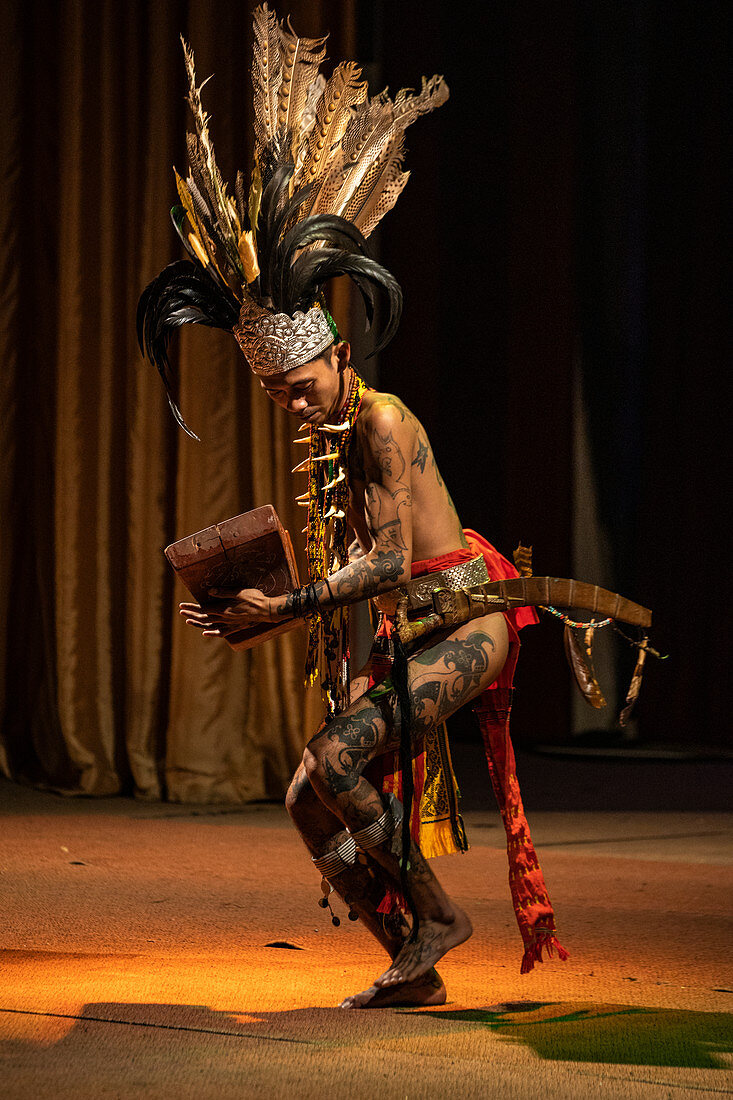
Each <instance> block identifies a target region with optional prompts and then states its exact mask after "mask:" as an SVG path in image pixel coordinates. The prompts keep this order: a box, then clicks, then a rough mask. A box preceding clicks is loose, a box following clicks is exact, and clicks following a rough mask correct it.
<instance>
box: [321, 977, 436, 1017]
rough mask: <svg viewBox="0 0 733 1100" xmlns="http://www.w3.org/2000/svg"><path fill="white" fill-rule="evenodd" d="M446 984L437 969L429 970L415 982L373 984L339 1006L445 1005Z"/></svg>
mask: <svg viewBox="0 0 733 1100" xmlns="http://www.w3.org/2000/svg"><path fill="white" fill-rule="evenodd" d="M444 1004H445V986H444V985H443V981H442V979H441V977H440V975H439V974H438V972H437V970H432V969H431V970H429V971H428V972H427V974H423V976H422V978H418V979H417V981H415V982H402V983H401V984H400V985H393V986H389V987H387V988H385V989H380V988H379V986H377V985H373V986H371V987H370V988H369V989H365V990H364V991H363V993H355V994H354V995H353V997H347V998H346V1000H345V1001H342V1002H341V1004H340V1005H339V1008H388V1007H394V1006H397V1005H444Z"/></svg>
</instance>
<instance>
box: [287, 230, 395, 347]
mask: <svg viewBox="0 0 733 1100" xmlns="http://www.w3.org/2000/svg"><path fill="white" fill-rule="evenodd" d="M337 275H348V276H349V277H350V278H351V279H352V281H353V282H354V284H355V285H356V287H357V289H358V291H359V293H360V294H361V296H362V299H363V301H364V308H365V309H366V311H367V321H368V326H369V325H370V324H371V320H372V317H373V310H374V297H373V292H372V287H373V288H375V289H377V290H379V291H381V292H382V293H383V294H384V296H385V299H386V305H387V319H386V322H385V324H384V325H383V326H382V331H381V333H380V336H379V340H378V342H377V344H376V346H375V348H374V350H373V351H372V352H371V353H370V355H376V354H377V352H379V351H381V350H382V349H383V348H384V347H386V346H387V344H388V343H389V341H390V340H391V339H392V337H393V336H394V334H395V332H396V331H397V328H398V326H399V323H400V317H401V316H402V290H401V289H400V285H399V283H398V282H397V280H396V279H395V278H394V276H393V275H391V274H390V273H389V271H387V269H386V267H382V265H381V264H378V263H377V262H376V260H373V259H372V258H371V257H370V256H359V255H354V254H353V253H350V252H346V251H344V250H343V249H340V248H320V249H317V250H316V251H313V252H303V253H301V255H300V256H298V258H297V260H295V262H294V263H293V265H292V267H291V268H290V270H289V275H288V280H287V292H286V294H285V296H284V297H285V300H284V302H283V303H282V306H283V308H284V311H285V312H286V313H291V314H292V313H293V312H294V311H295V310H296V309H308V308H309V306H310V305H311V304H312V303H313V302H314V301H315V300H316V299H317V298H318V297H319V294H320V291H321V287H322V286H323V284H324V283H326V282H327V281H328V280H329V279H333V278H335V277H336V276H337ZM368 326H367V327H368Z"/></svg>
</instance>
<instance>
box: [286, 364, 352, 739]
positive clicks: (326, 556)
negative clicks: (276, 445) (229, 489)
mask: <svg viewBox="0 0 733 1100" xmlns="http://www.w3.org/2000/svg"><path fill="white" fill-rule="evenodd" d="M352 371H353V373H352V379H351V385H350V387H349V394H348V397H347V399H346V402H345V404H344V407H343V409H342V411H341V414H340V415H339V417H338V419H337V421H336V423H335V424H323V425H321V426H320V427H317V426H315V425H313V426H312V427H311V430H310V440H309V443H310V447H309V455H308V458H307V459H306V460H305V462H301V463H300V464H299V465H298V466H296V467H295V470H294V471H293V472H294V473H295V472H298V471H302V472H303V473H305V472H306V470H307V472H308V491H307V492H306V493H303V494H302V496H300V497H298V498H297V501H298V504H300V505H302V506H304V507H307V508H308V523H307V525H306V527H305V528H304V532H305V533H306V534H307V543H306V556H307V559H308V568H309V572H310V579H311V582H312V583H314V582H317V581H322V580H326V579H327V578H328V577H330V576H332V574H334V573H336V572H338V570H339V569H343V567H344V566H345V565H346V564H347V563H348V510H349V447H350V444H351V440H352V438H353V431H354V425H355V423H356V418H357V417H358V415H359V412H360V410H361V403H362V398H363V397H364V394H365V393H366V391H367V390H368V389H369V387H368V386H367V384H366V382H364V380H363V379H362V378H360V377H359V375H358V374H357V373H356V371H354V370H353V368H352ZM305 676H306V683H308V684H313V683H315V681H316V679H317V678H318V677H319V676H320V680H321V691H322V693H323V698H324V702H325V703H326V708H327V716H328V717H329V718H332V717H333V716H334V715H335V714H338V713H340V711H342V710H343V709H344V708H345V707H346V706H348V702H349V608H348V607H335V608H331V609H328V610H325V611H319V612H315V613H313V614H311V615H309V616H308V654H307V657H306V663H305Z"/></svg>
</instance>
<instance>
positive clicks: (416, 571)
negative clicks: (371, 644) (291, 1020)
mask: <svg viewBox="0 0 733 1100" xmlns="http://www.w3.org/2000/svg"><path fill="white" fill-rule="evenodd" d="M464 533H465V535H466V538H467V539H468V543H469V546H468V548H465V549H460V550H455V551H453V552H452V553H450V554H444V555H443V556H442V557H439V558H431V559H428V560H425V561H416V562H413V563H412V577H413V578H414V577H422V576H425V575H426V574H428V573H436V572H439V571H440V570H441V569H447V568H448V567H449V566H452V565H460V564H461V563H463V562H466V561H470V560H471V559H472V558H475V557H476V556H477V554H482V555H483V557H484V560H485V562H486V568H487V569H488V572H489V578H490V580H492V581H497V580H505V579H507V578H509V577H517V576H518V575H519V574H518V573H517V570H516V569H515V568H514V566H513V565H512V564H511V563H510V562H509V561H507V559H506V558H505V557H503V555H502V554H500V553H499V551H498V550H497V549H496V548H495V547H494V546H492V545H491V543H490V542H487V541H486V539H484V538H482V536H481V535H479V534H477V533H476V532H475V531H471V530H466V531H465V532H464ZM505 618H506V620H507V627H508V629H509V654H508V656H507V660H506V663H505V665H504V668H503V669H502V672H501V675H500V676H499V677H498V679H497V680H496V681H495V682H494V683H493V684H492V685H491V686H490V687H489V688H488V689H487V690H486V691H484V692H483V694H482V695H480V696H479V698H478V699H477V700H476V701H475V703H474V711H475V713H476V716H477V718H478V723H479V727H480V729H481V735H482V737H483V742H484V749H485V751H486V761H487V763H488V767H489V775H490V776H491V783H492V786H493V788H494V794H495V796H496V800H497V802H498V804H499V812H500V813H501V817H502V821H503V822H504V828H505V830H506V836H507V857H508V860H509V887H510V890H511V895H512V902H513V905H514V912H515V915H516V918H517V924H518V925H519V931H520V932H521V935H522V940H523V941H524V956H523V958H522V965H521V973H522V974H527V973H528V972H529V971H530V970H532V968H533V967H534V964H535V963H536V962H542V953H543V951H544V952H545V953H546V955H547V957H548V958H552V956H553V955H554V953H555V952H557V954H558V957H559V958H560V959H563V960H564V959H566V958H567V957H568V953H567V951H566V950H565V949H564V948H563V947H561V946H560V944H559V943H558V941H557V938H556V935H555V931H556V930H555V916H554V913H553V910H552V906H551V904H550V899H549V897H548V896H547V890H546V888H545V880H544V878H543V875H542V871H541V870H540V865H539V861H538V859H537V854H536V852H535V850H534V846H533V844H532V838H531V836H530V833H529V826H528V824H527V819H526V817H525V815H524V807H523V806H522V796H521V794H520V791H519V783H518V782H517V775H516V763H515V759H514V749H513V747H512V742H511V737H510V736H509V716H510V712H511V705H512V693H513V690H514V689H513V682H514V670H515V668H516V665H517V657H518V656H519V646H520V642H519V633H518V632H519V631H520V630H521V629H522V628H523V627H525V626H529V625H531V624H532V623H536V622H537V621H538V620H537V614H536V612H535V610H534V608H531V607H521V608H518V609H517V610H516V611H509V612H507V613H506V615H505ZM392 629H393V628H392V622H391V620H390V619H388V618H387V617H386V616H384V615H383V616H382V617H381V619H380V623H379V628H378V630H377V635H376V637H377V639H383V640H384V639H388V638H389V636H390V635H391V633H392ZM390 669H391V660H390V658H389V657H388V656H387V655H386V654H385V655H382V654H375V656H374V657H373V659H372V670H371V679H370V685H369V686H370V687H372V686H375V685H377V684H379V683H380V682H381V681H383V680H384V679H385V678H386V677H387V676H388V675H389V673H390ZM381 762H382V764H383V769H384V770H383V776H382V792H383V793H384V794H387V793H390V792H392V793H394V794H395V795H396V797H397V798H399V799H402V775H401V771H400V766H399V753H394V755H392V754H391V753H388V754H387V755H386V756H384V757H382V758H381ZM413 781H414V791H415V794H414V798H413V804H412V815H411V821H410V829H411V833H412V837H413V839H414V840H415V841H416V843H418V844H419V845H420V849H421V851H422V853H423V855H424V856H425V857H426V858H431V857H432V856H436V855H443V854H446V853H449V852H456V851H465V850H466V849H467V848H468V841H467V839H466V834H465V830H464V828H463V822H462V821H461V818H460V815H459V813H458V787H457V784H456V780H455V775H454V773H453V767H452V764H451V759H450V750H449V747H448V737H447V733H446V730H445V726H444V725H443V726H441V727H440V728H439V729H436V730H434V731H432V732H431V735H429V737H428V739H427V744H426V748H425V751H424V752H422V753H420V754H419V755H418V756H416V757H415V759H414V760H413ZM400 901H401V899H400V898H399V897H398V895H397V894H396V893H394V892H392V891H389V892H388V893H387V895H386V896H385V898H384V900H383V902H382V904H381V905H380V906H379V910H380V911H381V912H390V911H391V910H392V909H393V908H394V906H395V905H397V904H399V903H400Z"/></svg>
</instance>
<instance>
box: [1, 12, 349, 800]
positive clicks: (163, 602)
mask: <svg viewBox="0 0 733 1100" xmlns="http://www.w3.org/2000/svg"><path fill="white" fill-rule="evenodd" d="M253 6H254V4H247V3H237V4H234V3H232V4H230V3H220V2H216V0H191V2H190V3H184V2H180V0H179V2H175V0H156V3H155V4H148V3H145V2H143V0H137V2H129V3H126V4H125V5H118V4H114V3H112V2H111V0H95V2H94V3H91V2H85V0H65V2H64V3H63V4H58V3H50V2H45V3H44V2H41V0H30V2H24V3H20V2H18V0H7V2H6V3H5V4H4V5H3V9H2V17H1V18H2V26H1V27H0V31H1V33H2V45H1V46H0V49H2V54H3V56H2V58H1V59H0V62H1V63H0V81H2V94H1V96H0V111H1V112H2V119H1V120H0V142H1V143H2V145H1V146H0V156H1V158H2V159H1V163H0V173H1V176H2V178H1V184H0V186H1V187H2V201H1V202H0V227H1V233H2V235H1V237H0V239H1V240H2V245H3V248H2V251H0V264H2V271H1V274H2V277H1V279H0V353H1V354H2V370H1V371H0V457H1V461H2V470H1V474H0V506H1V507H2V527H1V529H0V616H2V621H3V623H4V624H5V626H4V629H3V633H2V635H1V640H0V704H1V705H2V714H3V725H2V737H1V738H0V769H2V771H3V772H4V773H5V774H6V775H8V776H10V777H11V778H14V779H17V780H19V781H23V782H29V783H34V784H37V785H43V786H48V787H51V788H53V789H56V790H59V791H63V792H65V793H72V794H73V793H81V794H88V795H107V794H113V793H116V792H119V791H121V790H124V791H127V790H133V791H134V792H135V794H136V795H137V796H138V797H141V798H144V799H159V798H167V799H170V800H172V801H192V802H224V801H225V802H229V801H246V800H252V799H258V798H264V797H268V796H278V795H281V794H282V792H283V790H284V789H285V786H286V784H287V781H288V778H289V776H290V775H291V774H292V771H293V769H294V767H295V766H296V764H297V761H298V759H299V756H300V754H301V751H302V746H303V744H304V742H305V740H306V739H307V737H308V736H309V735H310V733H312V732H313V728H314V726H315V723H316V722H317V715H318V704H317V702H316V701H315V700H313V699H311V700H310V701H309V700H306V697H305V692H304V688H303V684H302V669H303V658H304V642H305V639H304V632H301V631H294V632H291V633H289V634H287V635H285V636H284V637H281V638H278V639H275V640H274V641H271V642H268V643H266V644H265V645H263V646H260V647H258V648H256V649H253V650H250V651H247V652H245V653H237V654H235V653H233V652H232V651H231V650H229V648H228V647H227V646H226V645H224V644H223V643H220V642H218V641H215V640H210V641H208V642H207V641H206V640H204V639H202V638H201V636H200V635H199V634H198V632H196V631H194V630H192V629H191V628H190V627H185V626H184V624H183V623H182V622H181V621H180V620H179V617H178V615H177V611H176V607H177V603H178V600H179V599H182V598H184V596H185V592H184V590H183V588H182V587H181V586H179V585H178V583H177V582H174V578H173V576H172V573H171V572H170V569H169V567H168V565H167V563H166V561H165V559H164V557H163V554H162V552H161V551H162V548H163V547H164V546H165V545H166V544H167V543H169V542H171V541H173V540H175V539H177V538H181V537H183V536H184V535H187V534H190V533H191V532H193V531H195V530H198V529H201V528H202V527H205V526H208V525H209V524H211V523H213V522H217V521H219V520H222V519H225V518H227V517H228V516H232V515H236V514H237V513H239V512H242V511H246V510H248V509H249V508H253V507H256V506H258V505H260V504H264V503H272V504H274V506H275V507H276V509H277V511H278V513H279V515H280V516H281V518H282V521H283V523H284V524H285V526H287V527H288V528H289V530H290V531H291V533H292V534H293V539H294V542H295V544H296V547H297V546H299V545H300V544H301V542H302V536H301V535H300V533H299V532H300V528H301V526H302V518H301V515H300V513H299V510H298V509H297V508H296V507H295V505H294V502H293V497H294V495H295V492H297V491H300V490H297V489H295V487H294V480H293V478H292V476H291V474H290V470H291V468H292V467H293V466H294V465H295V464H296V462H297V461H298V460H299V459H300V458H301V457H302V454H300V453H299V452H297V451H296V449H295V448H294V447H292V445H291V442H290V441H291V439H292V437H293V435H294V432H293V430H292V428H293V424H292V421H290V420H289V418H288V417H286V416H285V415H283V413H282V411H281V410H279V409H277V408H275V407H274V406H273V405H272V404H271V403H270V402H269V401H268V399H267V398H266V396H265V395H264V394H263V392H262V391H261V389H260V387H259V384H258V383H257V382H256V381H255V380H253V379H252V376H251V375H250V372H249V370H248V369H247V368H246V365H245V363H244V360H243V359H242V357H241V354H240V353H239V351H238V349H237V347H236V344H235V342H234V340H233V339H232V338H231V337H229V336H227V335H226V334H224V333H220V332H216V331H211V330H198V331H192V332H184V333H183V334H182V337H181V339H180V341H179V342H178V344H177V349H176V351H175V352H174V354H175V355H176V356H177V358H178V361H179V368H180V377H181V387H180V403H181V407H182V409H183V412H184V415H185V417H186V419H187V421H188V423H189V424H190V425H191V426H192V427H193V429H194V430H195V431H196V432H197V434H199V435H200V437H201V439H202V443H200V444H198V443H196V442H194V441H192V440H190V439H188V438H187V437H186V436H184V435H183V433H182V432H180V430H179V429H177V427H176V425H175V424H174V422H173V420H172V418H171V416H170V414H169V412H168V409H167V404H166V402H165V398H164V396H163V390H162V385H161V383H160V380H159V378H158V376H157V374H156V372H155V370H154V368H152V367H151V366H150V365H149V364H146V363H144V362H143V361H142V360H141V357H140V353H139V350H138V348H137V342H136V337H135V331H134V314H135V307H136V303H137V299H138V297H139V294H140V292H141V290H142V289H143V287H144V286H145V285H146V283H147V282H148V281H149V280H150V279H151V278H152V277H153V276H155V275H156V274H157V273H158V272H159V271H160V270H161V268H162V267H164V266H165V264H166V263H169V262H171V261H172V260H174V259H177V258H179V255H180V252H179V249H178V247H177V244H176V239H175V235H174V233H173V230H172V227H171V225H170V221H169V219H168V209H169V208H170V206H171V205H172V204H173V203H174V202H175V201H176V196H175V187H174V180H173V173H172V165H173V164H175V165H176V166H178V167H179V170H180V169H183V167H184V166H185V144H184V136H185V130H186V125H187V123H188V119H187V108H186V105H185V102H184V97H185V92H186V88H185V73H184V66H183V61H182V52H181V47H180V43H179V41H178V35H179V33H183V34H184V36H185V37H186V38H187V39H188V40H189V41H190V43H191V44H192V46H193V48H194V52H195V55H196V63H197V71H198V74H199V78H200V79H203V78H204V77H206V76H208V75H209V74H210V73H212V72H213V73H214V74H215V75H214V79H213V80H212V81H211V82H210V84H208V85H207V92H206V96H207V99H206V102H207V108H208V110H209V112H210V114H211V116H212V135H213V138H214V143H215V147H216V151H217V157H218V160H219V163H220V167H221V169H222V172H223V174H224V176H225V178H227V179H230V180H232V181H233V178H234V174H235V171H236V169H237V168H240V167H241V168H243V169H245V170H247V169H248V168H249V165H250V162H251V143H250V131H251V113H250V110H251V109H250V104H249V98H250V96H249V57H250V41H251V30H250V22H251V18H250V17H251V9H252V7H253ZM288 9H289V11H290V13H291V14H292V17H293V21H294V23H295V26H296V28H297V29H298V30H300V32H301V33H305V34H308V35H315V34H321V33H324V32H325V30H327V29H328V24H329V22H330V23H331V28H332V30H333V31H334V34H333V35H332V38H331V40H330V45H331V48H330V50H329V53H330V55H331V57H332V58H335V59H338V56H340V55H341V51H342V50H345V52H346V53H347V54H349V53H353V41H351V42H350V41H349V39H353V27H352V20H351V4H335V3H330V4H328V3H312V2H309V3H306V2H305V0H291V2H289V4H288ZM279 14H281V15H282V14H285V12H280V13H279ZM345 312H346V313H347V312H348V300H346V301H345V302H344V303H343V304H342V308H341V317H338V316H337V320H339V321H340V322H341V323H342V324H345V323H346V321H347V317H346V316H345ZM301 565H302V559H301Z"/></svg>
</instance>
